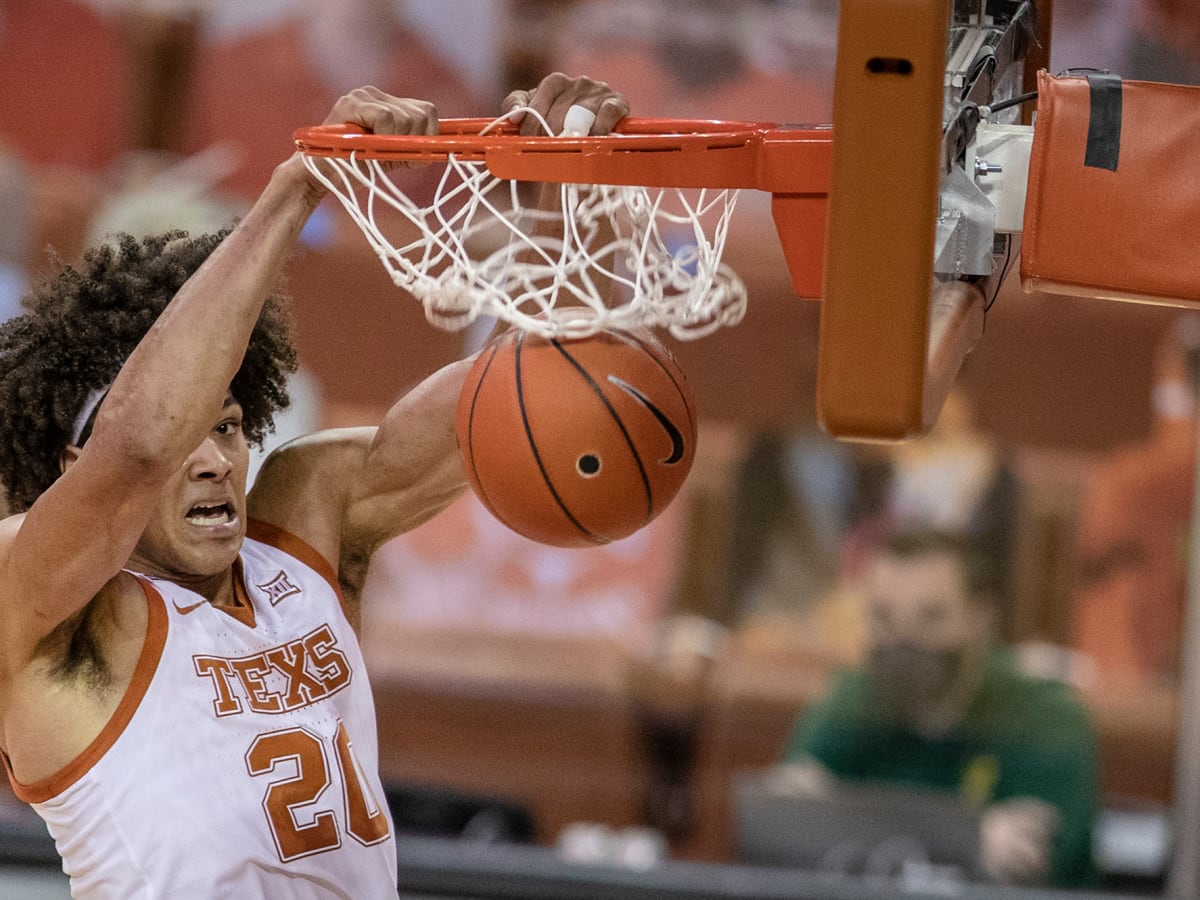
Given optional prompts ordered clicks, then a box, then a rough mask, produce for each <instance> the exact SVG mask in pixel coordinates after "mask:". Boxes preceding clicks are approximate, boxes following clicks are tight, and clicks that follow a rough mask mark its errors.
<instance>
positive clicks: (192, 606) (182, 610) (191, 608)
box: [171, 600, 208, 616]
mask: <svg viewBox="0 0 1200 900" xmlns="http://www.w3.org/2000/svg"><path fill="white" fill-rule="evenodd" d="M171 602H172V603H174V604H175V611H176V612H177V613H179V614H180V615H182V616H186V615H187V614H188V613H190V612H195V611H196V610H198V609H199V608H200V607H202V606H204V605H206V604H207V603H208V601H207V600H200V601H197V602H196V603H189V604H188V605H187V606H180V605H179V601H178V600H172V601H171Z"/></svg>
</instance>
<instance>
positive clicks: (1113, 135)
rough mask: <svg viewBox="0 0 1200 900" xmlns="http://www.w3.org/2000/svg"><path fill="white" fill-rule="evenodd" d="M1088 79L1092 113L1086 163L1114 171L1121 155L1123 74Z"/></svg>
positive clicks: (1096, 167) (1093, 166)
mask: <svg viewBox="0 0 1200 900" xmlns="http://www.w3.org/2000/svg"><path fill="white" fill-rule="evenodd" d="M1087 80H1088V89H1089V95H1090V97H1091V113H1090V115H1089V117H1088V133H1087V150H1086V152H1085V153H1084V157H1083V164H1084V165H1085V166H1090V167H1092V168H1095V169H1108V170H1109V171H1110V172H1115V171H1117V160H1118V158H1119V157H1120V155H1121V76H1119V75H1101V74H1097V75H1089V76H1088V77H1087Z"/></svg>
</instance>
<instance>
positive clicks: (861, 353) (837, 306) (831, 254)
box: [817, 0, 949, 441]
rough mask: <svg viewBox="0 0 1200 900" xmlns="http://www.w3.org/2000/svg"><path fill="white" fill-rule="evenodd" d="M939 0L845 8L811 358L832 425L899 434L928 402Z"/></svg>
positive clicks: (923, 424) (913, 430)
mask: <svg viewBox="0 0 1200 900" xmlns="http://www.w3.org/2000/svg"><path fill="white" fill-rule="evenodd" d="M948 6H949V4H947V3H946V0H853V2H845V3H843V4H842V5H841V8H840V18H839V26H838V28H839V36H838V59H837V67H836V71H835V77H834V99H833V119H834V130H835V140H834V143H833V157H832V172H831V178H830V187H829V192H830V196H831V197H832V198H833V202H832V203H831V204H830V207H829V222H828V230H827V232H826V250H825V277H824V290H823V292H822V295H823V297H824V303H823V306H822V310H821V323H820V344H819V355H818V365H817V410H818V415H819V417H820V420H821V424H822V426H823V427H824V428H825V430H826V431H827V432H829V433H830V434H831V435H833V436H835V437H839V438H847V439H856V440H881V441H888V440H902V439H904V438H907V437H911V436H913V435H916V434H920V433H923V432H924V431H926V430H928V428H929V427H930V426H931V425H932V422H931V421H929V420H928V417H927V416H926V415H925V414H924V412H923V409H924V403H923V399H924V394H925V381H926V360H927V351H928V344H929V299H930V293H931V290H932V286H933V248H934V233H935V227H936V218H937V195H938V184H939V151H940V144H941V135H942V90H943V80H944V73H945V53H946V38H947V29H948V27H949V21H948Z"/></svg>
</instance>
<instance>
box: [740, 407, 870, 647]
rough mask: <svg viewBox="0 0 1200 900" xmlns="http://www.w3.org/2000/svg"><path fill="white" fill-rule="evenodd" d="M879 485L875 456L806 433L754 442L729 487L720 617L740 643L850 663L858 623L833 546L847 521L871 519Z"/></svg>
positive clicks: (773, 434) (775, 434)
mask: <svg viewBox="0 0 1200 900" xmlns="http://www.w3.org/2000/svg"><path fill="white" fill-rule="evenodd" d="M887 477H888V476H887V469H886V465H885V464H883V463H882V461H880V460H878V459H877V458H876V457H874V456H868V455H864V454H858V453H855V452H854V450H853V449H852V448H851V447H850V446H849V445H847V444H839V443H837V442H835V441H833V440H830V439H829V438H828V437H826V436H824V435H823V434H818V433H816V432H815V431H805V432H799V433H785V432H781V431H778V430H774V429H771V430H766V431H762V432H760V433H759V434H757V435H756V436H755V437H754V439H753V440H752V441H751V443H750V446H749V448H748V449H747V451H746V453H745V456H744V458H743V459H742V461H741V464H740V466H739V467H738V470H737V473H736V481H735V484H734V496H733V510H732V518H733V522H732V528H731V529H730V533H731V537H730V549H729V568H728V580H727V587H726V592H725V596H726V602H727V604H728V607H729V608H728V609H727V610H726V611H725V612H724V614H723V616H722V620H723V621H724V622H725V624H727V625H729V626H731V627H734V628H736V629H737V630H738V631H739V633H740V634H741V637H742V639H743V642H745V643H750V644H753V645H754V646H757V647H762V646H764V644H767V643H769V642H775V643H780V642H783V643H786V644H788V645H789V646H791V647H793V648H796V647H799V648H802V649H804V650H806V651H808V652H811V653H815V654H818V655H820V656H822V657H828V658H832V659H835V660H838V661H839V662H845V661H848V660H849V659H851V658H853V657H854V656H855V655H856V652H857V648H858V646H859V644H860V640H861V633H860V632H861V628H860V618H861V617H860V616H859V615H858V611H857V605H856V604H855V603H854V602H853V600H852V599H851V597H850V595H849V594H848V593H847V592H845V591H842V590H840V587H841V579H840V570H839V566H840V558H839V556H840V547H841V544H842V538H843V535H844V534H845V533H846V531H847V529H848V528H850V527H851V526H852V524H853V523H854V522H855V521H856V520H858V519H862V518H865V517H870V516H872V515H874V514H875V513H876V512H877V510H878V507H879V505H880V503H881V501H882V497H883V488H884V485H885V484H886V478H887Z"/></svg>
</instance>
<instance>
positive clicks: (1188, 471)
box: [1071, 315, 1200, 684]
mask: <svg viewBox="0 0 1200 900" xmlns="http://www.w3.org/2000/svg"><path fill="white" fill-rule="evenodd" d="M1198 364H1200V317H1196V316H1194V315H1185V316H1183V317H1181V318H1180V319H1179V320H1178V321H1177V322H1176V326H1175V328H1174V329H1172V330H1170V331H1168V333H1167V335H1166V336H1165V339H1164V340H1163V343H1162V346H1161V347H1160V350H1159V355H1158V359H1157V361H1156V369H1157V376H1156V379H1155V386H1154V394H1153V398H1152V401H1153V409H1154V427H1153V431H1152V432H1151V434H1150V436H1149V437H1148V438H1147V439H1146V440H1145V441H1142V442H1140V443H1137V444H1134V445H1129V446H1124V447H1121V448H1118V449H1117V450H1115V451H1113V452H1111V453H1109V454H1107V455H1106V456H1105V457H1104V458H1102V459H1101V460H1099V461H1098V462H1097V463H1096V464H1095V465H1094V466H1093V467H1091V469H1090V470H1089V471H1088V472H1087V474H1086V476H1085V478H1084V480H1083V484H1082V491H1081V497H1080V501H1079V511H1078V518H1077V525H1076V538H1075V550H1076V569H1075V574H1076V577H1075V582H1074V600H1073V605H1072V611H1071V613H1072V627H1073V635H1074V644H1075V647H1076V648H1077V649H1078V650H1081V651H1083V652H1084V653H1086V654H1087V655H1088V656H1090V657H1091V658H1092V660H1093V661H1094V662H1095V664H1096V666H1097V669H1098V670H1099V673H1100V674H1102V675H1117V676H1118V677H1126V676H1131V675H1132V676H1138V677H1142V678H1148V679H1152V680H1155V681H1160V682H1163V683H1166V684H1171V683H1173V682H1174V681H1175V679H1176V678H1177V676H1178V674H1179V656H1180V649H1181V648H1180V637H1181V635H1182V633H1183V620H1184V610H1185V608H1186V605H1187V579H1188V565H1187V564H1188V561H1187V553H1186V548H1187V541H1188V533H1189V528H1190V526H1191V520H1192V506H1193V482H1194V470H1195V465H1196V436H1195V431H1196V424H1195V421H1196V420H1195V398H1196V386H1197V380H1196V369H1197V366H1198Z"/></svg>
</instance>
